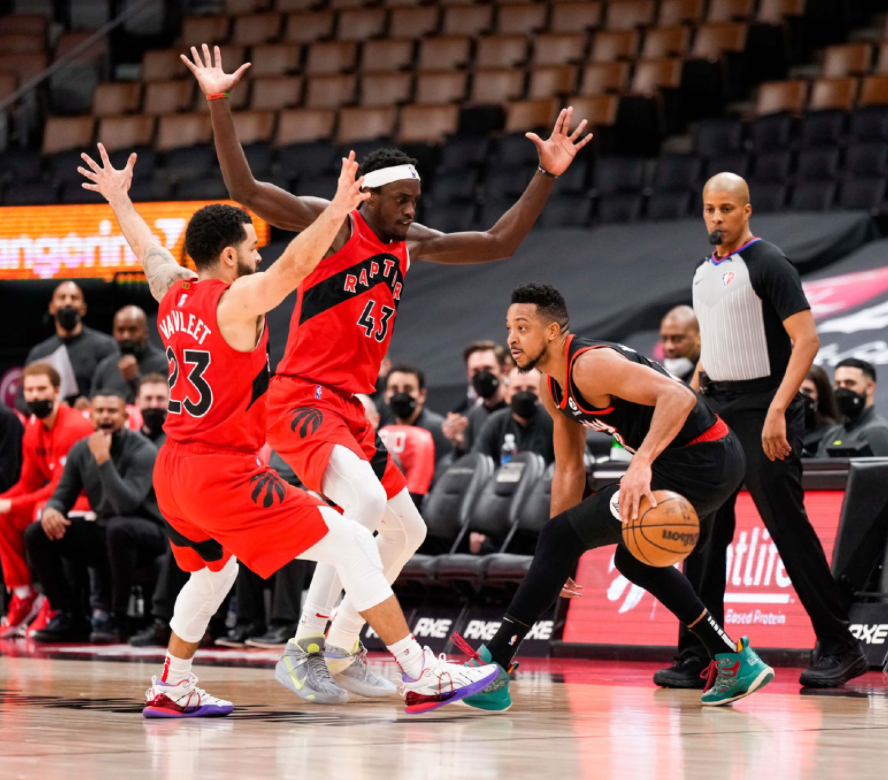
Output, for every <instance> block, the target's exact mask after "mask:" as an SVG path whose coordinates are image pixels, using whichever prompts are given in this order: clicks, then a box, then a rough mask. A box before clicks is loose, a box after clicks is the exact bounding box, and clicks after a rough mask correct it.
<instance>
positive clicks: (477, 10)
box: [441, 5, 494, 36]
mask: <svg viewBox="0 0 888 780" xmlns="http://www.w3.org/2000/svg"><path fill="white" fill-rule="evenodd" d="M493 11H494V6H493V5H452V6H449V7H447V8H445V9H444V19H443V22H442V25H441V26H442V31H443V33H444V35H471V36H478V35H484V34H485V33H488V32H490V31H491V30H492V29H493Z"/></svg>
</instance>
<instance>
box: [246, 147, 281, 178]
mask: <svg viewBox="0 0 888 780" xmlns="http://www.w3.org/2000/svg"><path fill="white" fill-rule="evenodd" d="M244 155H245V156H246V158H247V162H248V163H249V164H250V170H251V171H252V172H253V175H254V176H256V177H261V178H264V177H265V176H267V175H268V173H269V171H271V168H272V164H273V162H274V150H273V149H272V148H271V147H270V146H268V145H267V144H248V145H247V146H245V147H244Z"/></svg>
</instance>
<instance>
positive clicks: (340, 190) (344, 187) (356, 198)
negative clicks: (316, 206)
mask: <svg viewBox="0 0 888 780" xmlns="http://www.w3.org/2000/svg"><path fill="white" fill-rule="evenodd" d="M357 173H358V163H357V162H356V161H355V153H354V152H353V151H352V152H349V153H348V157H343V158H342V170H341V171H340V173H339V185H338V187H337V188H336V194H335V195H334V196H333V201H332V202H331V203H330V208H333V209H335V210H336V211H340V212H342V216H343V217H345V216H346V215H347V214H350V213H351V212H352V211H354V210H355V209H356V208H357V207H358V206H360V205H361V204H362V203H363V202H364V201H365V200H368V199H369V198H370V194H371V193H370V191H369V190H368V191H367V192H361V187H363V186H364V177H363V176H361V178H359V179H357V180H355V176H356V175H357Z"/></svg>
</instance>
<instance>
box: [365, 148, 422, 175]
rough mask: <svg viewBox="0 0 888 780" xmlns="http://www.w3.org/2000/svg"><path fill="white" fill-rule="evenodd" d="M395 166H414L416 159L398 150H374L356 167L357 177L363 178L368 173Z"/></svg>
mask: <svg viewBox="0 0 888 780" xmlns="http://www.w3.org/2000/svg"><path fill="white" fill-rule="evenodd" d="M395 165H414V166H415V165H416V158H414V157H411V156H410V155H408V154H405V153H404V152H402V151H401V150H400V149H374V150H373V151H372V152H370V154H368V155H367V156H366V157H365V158H364V159H363V160H361V164H360V166H358V176H359V177H360V176H364V175H365V174H368V173H370V171H378V170H380V169H381V168H391V167H393V166H395Z"/></svg>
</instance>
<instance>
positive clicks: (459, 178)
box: [423, 170, 478, 205]
mask: <svg viewBox="0 0 888 780" xmlns="http://www.w3.org/2000/svg"><path fill="white" fill-rule="evenodd" d="M477 186H478V173H477V171H473V170H461V171H451V172H449V173H440V174H438V175H437V176H435V178H434V180H433V181H432V184H431V186H429V187H426V188H425V192H424V195H423V198H424V199H428V200H429V201H431V202H433V203H435V204H436V205H443V204H448V203H454V202H460V201H474V199H475V190H476V188H477Z"/></svg>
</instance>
